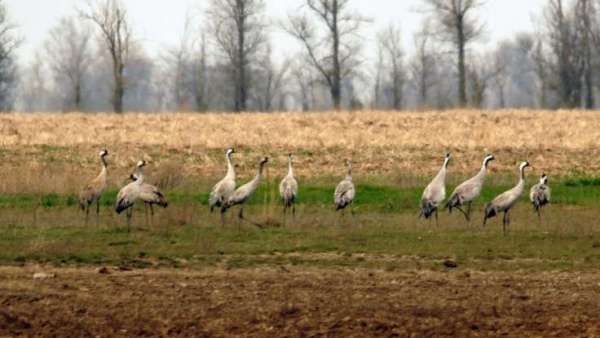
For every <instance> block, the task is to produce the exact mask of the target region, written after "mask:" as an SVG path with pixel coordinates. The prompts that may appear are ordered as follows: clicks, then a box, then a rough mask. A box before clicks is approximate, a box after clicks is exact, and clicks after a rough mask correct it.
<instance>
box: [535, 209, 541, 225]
mask: <svg viewBox="0 0 600 338" xmlns="http://www.w3.org/2000/svg"><path fill="white" fill-rule="evenodd" d="M535 212H536V213H537V215H538V223H539V224H540V225H542V212H541V210H540V208H536V209H535Z"/></svg>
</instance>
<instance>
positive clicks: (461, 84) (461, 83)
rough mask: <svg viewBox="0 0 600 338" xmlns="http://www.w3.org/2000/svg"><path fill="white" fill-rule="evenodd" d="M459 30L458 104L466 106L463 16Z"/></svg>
mask: <svg viewBox="0 0 600 338" xmlns="http://www.w3.org/2000/svg"><path fill="white" fill-rule="evenodd" d="M456 29H457V30H458V39H457V47H458V105H459V106H460V107H465V106H466V105H467V81H466V74H465V31H464V29H465V27H464V22H463V18H462V17H458V18H457V27H456Z"/></svg>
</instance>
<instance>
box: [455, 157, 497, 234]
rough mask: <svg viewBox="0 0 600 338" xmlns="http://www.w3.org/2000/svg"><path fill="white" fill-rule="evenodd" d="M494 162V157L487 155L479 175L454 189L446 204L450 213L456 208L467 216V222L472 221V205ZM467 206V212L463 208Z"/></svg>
mask: <svg viewBox="0 0 600 338" xmlns="http://www.w3.org/2000/svg"><path fill="white" fill-rule="evenodd" d="M493 160H495V157H494V155H492V154H488V155H486V156H485V158H484V159H483V164H482V166H481V169H480V170H479V173H477V175H475V176H473V177H471V178H470V179H468V180H466V181H464V182H463V183H461V184H460V185H459V186H457V187H456V189H454V191H453V192H452V194H451V195H450V198H449V199H448V202H447V203H446V208H448V211H449V212H450V213H452V209H453V208H456V209H458V210H459V211H460V212H462V213H463V215H465V218H466V220H467V222H470V221H471V204H472V203H473V200H474V199H476V198H477V197H478V196H479V194H480V193H481V188H482V187H483V183H484V181H485V175H486V172H487V168H488V165H489V163H490V161H493ZM465 204H467V211H466V212H465V211H464V210H463V209H462V208H461V207H462V206H463V205H465Z"/></svg>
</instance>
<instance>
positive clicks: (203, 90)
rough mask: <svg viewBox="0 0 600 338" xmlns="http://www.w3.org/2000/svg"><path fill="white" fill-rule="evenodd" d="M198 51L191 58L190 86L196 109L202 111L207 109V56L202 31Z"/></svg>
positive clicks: (204, 37)
mask: <svg viewBox="0 0 600 338" xmlns="http://www.w3.org/2000/svg"><path fill="white" fill-rule="evenodd" d="M199 43H200V46H199V51H198V52H197V53H196V54H197V56H196V57H194V58H193V59H192V66H193V72H192V73H193V78H192V86H193V91H194V101H195V103H196V111H199V112H204V111H206V110H207V109H208V86H207V83H208V59H207V58H208V56H207V53H206V36H205V35H204V33H203V34H202V37H201V38H200V41H199Z"/></svg>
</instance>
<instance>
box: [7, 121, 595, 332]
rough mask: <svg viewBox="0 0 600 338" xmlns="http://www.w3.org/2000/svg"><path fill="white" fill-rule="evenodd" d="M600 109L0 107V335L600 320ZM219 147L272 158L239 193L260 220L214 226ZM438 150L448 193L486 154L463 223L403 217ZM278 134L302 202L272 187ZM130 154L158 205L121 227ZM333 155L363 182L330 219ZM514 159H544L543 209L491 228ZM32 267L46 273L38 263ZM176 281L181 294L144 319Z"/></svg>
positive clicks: (475, 327)
mask: <svg viewBox="0 0 600 338" xmlns="http://www.w3.org/2000/svg"><path fill="white" fill-rule="evenodd" d="M459 113H460V114H459ZM598 126H600V115H597V114H596V113H592V112H577V111H575V112H573V111H558V112H537V111H536V112H534V111H525V110H522V111H483V112H482V111H460V112H459V111H448V112H422V113H421V112H414V113H390V112H370V111H365V112H352V113H309V114H296V113H276V114H260V113H253V114H216V113H215V114H206V115H198V114H133V113H130V114H124V115H123V116H117V115H114V114H79V113H73V114H43V115H33V114H31V115H30V114H7V115H0V145H1V146H0V264H2V265H3V266H5V267H3V268H0V276H1V277H0V304H3V305H4V306H5V309H0V335H19V334H23V335H59V336H60V335H65V332H66V331H61V330H68V331H70V332H79V333H80V334H81V335H86V334H88V335H96V334H98V333H99V332H102V333H104V334H105V335H107V336H111V335H125V336H127V335H132V336H133V335H142V334H144V333H150V334H152V333H154V334H156V333H162V334H163V335H171V336H173V335H181V336H189V335H202V334H204V335H206V336H212V335H223V336H228V335H244V334H246V335H249V336H264V335H269V332H287V333H288V334H289V335H292V336H295V335H298V334H300V333H302V332H304V333H306V334H308V335H338V336H348V335H350V334H358V335H380V336H390V335H393V334H398V335H400V336H404V335H407V334H409V333H411V332H413V333H414V332H416V333H420V334H421V335H434V336H440V335H441V336H444V335H446V336H451V335H460V336H466V335H469V334H481V335H484V336H486V335H499V334H503V333H504V334H508V335H517V336H526V335H532V336H539V335H542V336H545V335H549V334H556V335H559V336H571V335H577V334H584V335H588V336H594V335H598V330H599V329H600V328H599V326H598V324H597V323H598V318H597V314H598V313H600V312H599V311H598V310H599V305H598V303H597V302H596V301H593V300H592V298H593V297H594V295H595V294H597V292H598V290H600V289H599V286H598V266H599V264H600V225H598V222H597V219H598V215H599V214H600V209H599V208H600V202H599V201H600V179H599V178H598V177H599V176H600V150H599V149H600V147H598V142H600V141H598V140H600V129H599V128H598ZM229 146H233V147H235V148H236V149H237V151H238V152H237V153H236V154H235V155H234V157H233V161H234V163H235V164H236V167H237V168H236V169H237V173H238V184H239V183H241V182H245V181H247V180H249V179H250V178H251V177H252V176H253V175H254V174H255V170H256V164H257V161H258V159H259V158H260V157H261V156H269V157H271V158H272V161H271V162H270V163H269V164H268V166H267V172H266V180H265V182H263V185H262V186H261V188H260V189H259V190H258V191H257V193H256V195H255V196H254V197H253V198H252V199H251V201H250V203H249V206H248V207H247V210H246V214H247V216H248V217H249V218H251V219H252V220H254V221H257V222H260V223H261V224H263V225H264V226H265V229H263V230H260V229H258V228H255V227H254V226H252V225H250V224H247V223H239V222H238V221H237V220H236V219H235V217H234V215H235V214H236V211H237V210H234V211H233V212H231V213H230V214H228V215H227V224H226V225H225V226H224V227H221V226H220V225H219V216H218V214H210V213H209V212H208V210H207V206H206V203H207V198H208V191H209V190H210V187H211V186H212V184H214V183H215V182H216V180H218V179H220V178H221V177H222V176H223V174H224V171H225V158H224V149H225V148H227V147H229ZM104 147H106V148H107V149H108V150H109V153H110V154H109V156H108V163H109V182H110V183H109V189H108V191H107V193H106V195H105V197H104V198H103V200H102V203H101V204H102V208H101V213H100V217H99V218H98V219H96V218H95V217H94V216H92V217H90V221H89V223H88V224H85V222H84V216H83V214H82V213H81V212H80V211H79V210H78V209H77V198H76V196H77V193H78V191H79V189H80V188H81V187H82V185H83V184H84V183H85V182H86V181H87V180H89V179H90V178H92V177H94V176H95V175H97V173H98V171H99V168H100V164H99V159H98V155H97V154H98V151H99V150H100V149H101V148H104ZM447 151H450V152H451V153H452V154H453V157H454V159H453V161H452V162H451V164H450V167H449V177H448V194H449V193H450V191H451V190H452V189H453V188H454V187H455V186H456V185H457V184H458V183H460V182H461V181H462V180H463V179H464V178H466V177H468V176H470V175H472V174H473V173H475V172H476V171H477V170H478V168H479V167H480V166H481V161H482V159H483V156H484V155H485V154H486V153H493V154H494V155H495V156H496V159H497V160H496V161H494V162H493V163H492V164H491V170H490V176H489V179H488V181H487V183H486V186H485V188H484V191H483V193H482V196H481V197H480V198H479V199H478V200H477V201H476V203H475V205H474V210H475V213H474V217H473V221H472V224H471V225H470V226H469V225H467V224H466V222H465V220H464V218H463V217H462V216H461V215H460V214H458V213H453V214H452V215H448V214H447V213H446V212H442V213H440V226H439V227H436V226H435V225H434V223H431V224H430V223H428V222H427V221H423V220H417V217H416V216H417V215H418V203H419V199H420V194H421V192H422V189H423V187H424V186H425V185H426V184H427V182H428V180H429V179H430V178H431V177H432V175H434V174H435V173H436V171H437V170H438V169H439V167H440V165H441V163H442V159H443V155H444V154H445V153H446V152H447ZM289 152H292V153H294V154H295V162H294V163H295V172H296V175H297V176H298V180H299V183H300V194H299V195H300V197H299V206H298V215H297V218H296V219H292V218H291V217H288V218H283V217H282V215H281V206H280V205H279V200H278V192H277V185H278V182H279V179H280V178H281V177H282V176H283V175H284V174H285V172H286V159H287V158H286V155H287V154H288V153H289ZM141 158H144V159H146V160H147V161H148V162H149V164H148V167H147V169H146V172H147V174H148V178H147V179H148V181H150V182H151V183H154V184H157V185H158V186H159V187H160V188H161V189H162V190H163V192H165V194H166V197H167V199H168V200H169V202H170V206H169V208H168V209H166V210H162V209H161V210H156V211H157V214H156V216H155V217H154V218H149V217H148V218H147V217H145V216H144V209H143V206H138V207H137V208H136V210H135V212H134V218H133V228H132V232H131V233H128V232H127V230H126V226H125V219H124V217H119V216H117V215H115V214H114V212H113V211H112V206H113V205H114V201H115V197H116V194H117V191H118V189H119V188H120V187H121V186H122V184H123V183H124V182H125V181H126V179H127V177H128V175H129V173H131V171H132V170H133V166H134V165H135V162H136V161H137V160H138V159H141ZM346 158H351V159H353V161H354V182H355V184H356V185H357V197H356V203H355V206H354V208H353V209H354V213H355V215H350V214H349V213H348V214H347V215H346V216H344V217H340V216H339V215H336V214H335V213H334V211H333V208H332V194H333V189H334V187H335V185H336V184H337V182H338V181H339V179H340V178H341V177H343V175H344V174H345V171H344V165H343V160H344V159H346ZM521 160H529V162H530V163H531V165H532V168H531V170H529V169H528V172H527V176H528V187H529V186H530V185H531V184H532V183H533V182H535V181H537V178H538V175H539V174H541V173H542V172H545V173H547V174H548V175H549V176H550V185H551V186H552V188H553V202H554V203H553V204H552V205H550V206H549V207H548V208H547V209H546V210H544V211H543V219H542V222H541V223H539V222H538V219H537V217H536V216H535V214H534V213H533V212H532V210H531V206H530V205H529V203H528V201H527V199H526V197H525V196H524V197H523V199H522V201H520V202H519V204H518V205H517V206H516V208H515V210H514V211H513V212H512V220H513V222H512V224H511V227H510V232H509V234H508V235H507V236H506V237H503V236H502V232H501V226H500V225H501V220H500V219H498V218H496V219H493V220H492V221H491V222H490V223H489V226H488V227H487V228H481V227H480V224H481V220H482V217H483V216H482V208H483V204H484V203H485V202H487V201H489V200H491V199H492V198H493V197H494V196H495V195H497V194H498V193H500V192H502V191H504V190H506V189H508V188H510V187H511V186H512V185H513V184H514V182H515V180H516V165H517V162H518V161H521ZM449 263H450V264H449ZM451 263H455V264H456V265H457V267H453V266H452V265H453V264H451ZM102 267H106V269H102V270H101V271H104V272H106V271H107V272H108V273H106V274H104V273H98V272H97V269H98V268H102ZM39 271H44V272H47V273H50V274H51V277H50V278H47V279H42V280H33V279H32V278H31V277H32V275H33V274H34V273H35V272H39ZM54 274H55V275H54ZM344 285H351V287H344ZM334 286H335V287H334ZM148 290H152V291H153V292H151V293H152V295H151V296H149V297H147V298H143V299H142V298H140V295H142V294H144V293H146V292H147V291H148ZM461 290H462V291H461ZM464 290H481V293H480V294H479V296H478V297H475V296H474V295H473V293H471V292H465V291H464ZM269 291H272V292H269ZM113 294H117V295H119V297H112V295H113ZM183 299H185V300H186V301H185V304H186V307H182V308H180V309H179V310H181V312H177V311H175V312H173V313H169V314H168V315H167V316H165V317H163V318H162V319H160V320H159V319H156V320H150V321H146V320H145V319H144V318H146V319H147V318H156V317H157V313H159V312H160V311H162V310H161V309H163V308H164V306H165V304H168V305H171V307H175V306H174V303H173V302H177V301H178V300H183ZM165 302H166V303H165ZM338 302H340V303H339V306H334V305H333V304H338ZM124 303H127V304H131V306H132V308H133V311H132V312H128V311H125V309H124V308H123V304H124ZM232 303H236V304H240V306H239V307H232V306H231V304H232ZM259 303H260V304H262V305H261V306H259V305H258V304H259ZM95 304H101V305H102V306H101V307H102V308H103V309H106V310H100V309H99V308H98V307H96V306H95ZM388 308H389V309H390V310H389V311H387V310H386V309H388ZM104 311H106V312H104ZM457 312H459V313H461V315H460V317H459V318H454V319H453V320H452V321H450V320H449V317H451V316H449V314H450V313H457ZM56 313H62V314H65V313H66V314H67V315H66V317H64V319H61V320H62V321H57V319H58V318H56ZM532 314H535V320H534V321H525V320H524V318H525V317H526V316H531V315H532ZM566 322H568V323H569V325H564V323H566ZM399 323H400V324H399ZM107 327H110V328H111V330H112V331H101V328H107ZM86 330H87V331H86ZM274 330H275V331H274ZM519 333H522V334H521V335H519Z"/></svg>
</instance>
